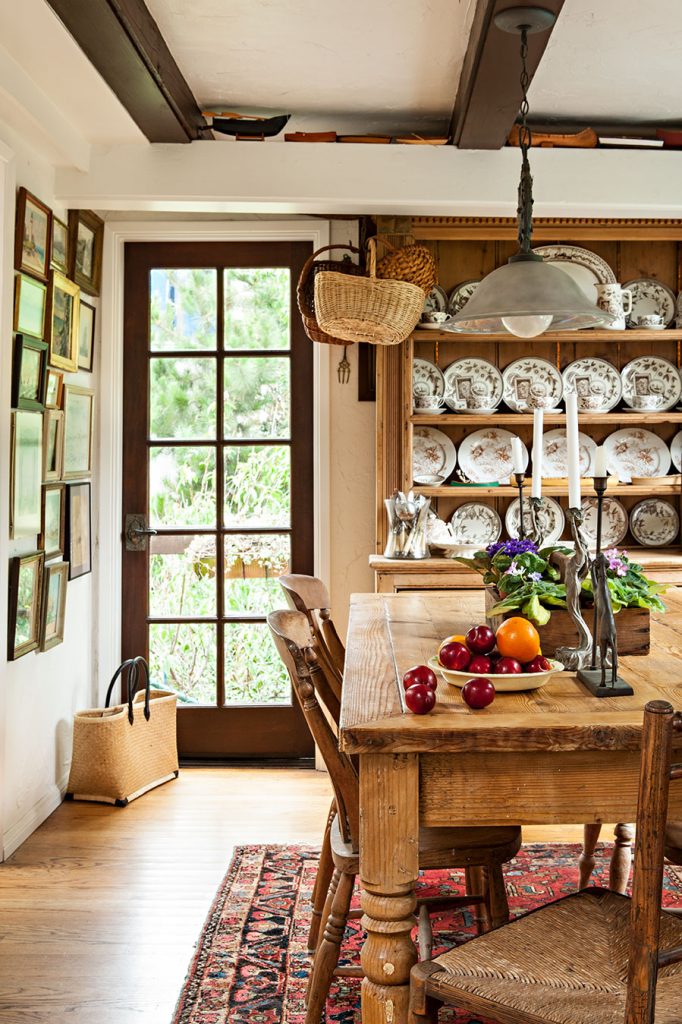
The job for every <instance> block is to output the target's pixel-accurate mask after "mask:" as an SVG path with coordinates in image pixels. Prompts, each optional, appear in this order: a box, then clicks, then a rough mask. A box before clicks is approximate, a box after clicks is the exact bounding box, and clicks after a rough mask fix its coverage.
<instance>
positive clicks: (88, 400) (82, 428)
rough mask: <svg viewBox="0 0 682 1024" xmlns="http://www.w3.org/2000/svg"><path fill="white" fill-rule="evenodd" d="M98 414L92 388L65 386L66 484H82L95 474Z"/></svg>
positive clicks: (64, 468)
mask: <svg viewBox="0 0 682 1024" xmlns="http://www.w3.org/2000/svg"><path fill="white" fill-rule="evenodd" d="M94 413H95V392H94V391H93V390H92V388H81V387H78V386H77V385H75V384H65V385H64V461H63V470H62V478H63V479H64V480H81V479H83V477H88V476H90V474H91V473H92V431H93V423H94Z"/></svg>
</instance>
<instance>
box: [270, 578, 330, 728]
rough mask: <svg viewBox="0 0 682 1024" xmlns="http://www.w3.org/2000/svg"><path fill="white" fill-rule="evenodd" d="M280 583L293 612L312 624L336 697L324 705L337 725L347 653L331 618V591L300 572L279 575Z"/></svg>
mask: <svg viewBox="0 0 682 1024" xmlns="http://www.w3.org/2000/svg"><path fill="white" fill-rule="evenodd" d="M279 583H280V586H281V587H282V590H283V591H284V596H285V597H286V600H287V604H288V605H289V607H290V608H291V609H292V610H293V611H299V612H303V613H304V615H305V616H306V618H307V619H308V622H309V623H310V628H311V629H312V631H313V635H314V637H315V639H316V640H317V643H318V649H319V655H320V658H321V659H322V661H323V662H324V665H325V669H326V675H327V678H328V681H329V686H330V687H331V690H332V693H333V695H334V698H335V699H332V700H330V701H326V702H325V703H327V706H328V708H329V711H330V714H331V715H332V717H333V718H334V720H335V721H336V723H337V725H338V722H339V718H340V714H341V685H342V683H343V664H344V661H345V657H346V652H345V649H344V646H343V643H342V642H341V639H340V638H339V635H338V633H337V631H336V629H335V627H334V623H333V622H332V619H331V611H330V607H331V602H330V599H329V591H328V590H327V588H326V586H325V585H324V583H323V582H322V580H320V579H318V578H317V577H316V576H304V575H302V574H300V573H289V574H288V575H285V576H280V577H279Z"/></svg>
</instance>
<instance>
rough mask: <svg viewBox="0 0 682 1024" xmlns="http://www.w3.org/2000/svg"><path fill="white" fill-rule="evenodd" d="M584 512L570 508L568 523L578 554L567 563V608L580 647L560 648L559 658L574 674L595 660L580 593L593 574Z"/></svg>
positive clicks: (574, 554) (574, 553)
mask: <svg viewBox="0 0 682 1024" xmlns="http://www.w3.org/2000/svg"><path fill="white" fill-rule="evenodd" d="M583 519H584V515H583V510H582V509H581V508H569V509H568V520H569V523H570V525H571V533H572V535H573V540H574V541H575V551H574V552H573V554H572V555H571V557H570V558H567V559H566V562H565V580H564V582H565V584H566V606H567V608H568V614H569V615H570V616H571V619H572V620H573V623H574V625H575V627H576V629H577V630H578V645H577V647H559V648H558V649H557V652H556V656H557V658H558V659H559V661H561V662H562V663H563V665H564V667H565V668H567V669H569V670H571V671H573V670H576V669H584V668H587V666H588V665H589V664H590V662H591V660H592V634H591V633H590V631H589V629H588V627H587V623H586V622H585V620H584V619H583V617H582V613H581V611H580V592H581V589H582V583H583V580H584V579H586V578H587V574H588V573H589V571H590V555H589V552H588V550H587V543H586V540H585V535H584V534H583V531H582V525H583Z"/></svg>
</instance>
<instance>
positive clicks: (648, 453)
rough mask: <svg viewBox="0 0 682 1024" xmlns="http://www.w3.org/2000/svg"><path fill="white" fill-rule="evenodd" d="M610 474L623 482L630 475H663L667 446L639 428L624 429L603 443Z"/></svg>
mask: <svg viewBox="0 0 682 1024" xmlns="http://www.w3.org/2000/svg"><path fill="white" fill-rule="evenodd" d="M604 447H605V448H606V464H607V467H608V471H609V473H611V475H612V476H617V477H618V479H619V480H622V481H623V483H626V484H627V483H630V480H631V479H632V477H633V476H645V477H647V478H648V477H652V476H665V475H666V473H667V472H668V470H669V469H670V449H669V448H668V446H667V444H666V443H665V442H664V441H662V440H661V439H660V437H657V436H656V434H652V433H651V431H650V430H644V429H643V428H642V427H625V428H624V429H623V430H617V431H616V432H615V434H609V436H608V437H607V438H606V440H605V441H604Z"/></svg>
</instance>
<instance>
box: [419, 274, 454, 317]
mask: <svg viewBox="0 0 682 1024" xmlns="http://www.w3.org/2000/svg"><path fill="white" fill-rule="evenodd" d="M447 308H448V293H447V292H446V291H445V289H444V288H441V286H440V285H439V284H434V286H433V288H432V289H431V291H430V292H429V294H428V295H427V296H426V299H425V300H424V308H423V310H422V313H445V312H446V311H447ZM420 326H423V325H421V324H420ZM438 326H439V327H442V324H439V325H438Z"/></svg>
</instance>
